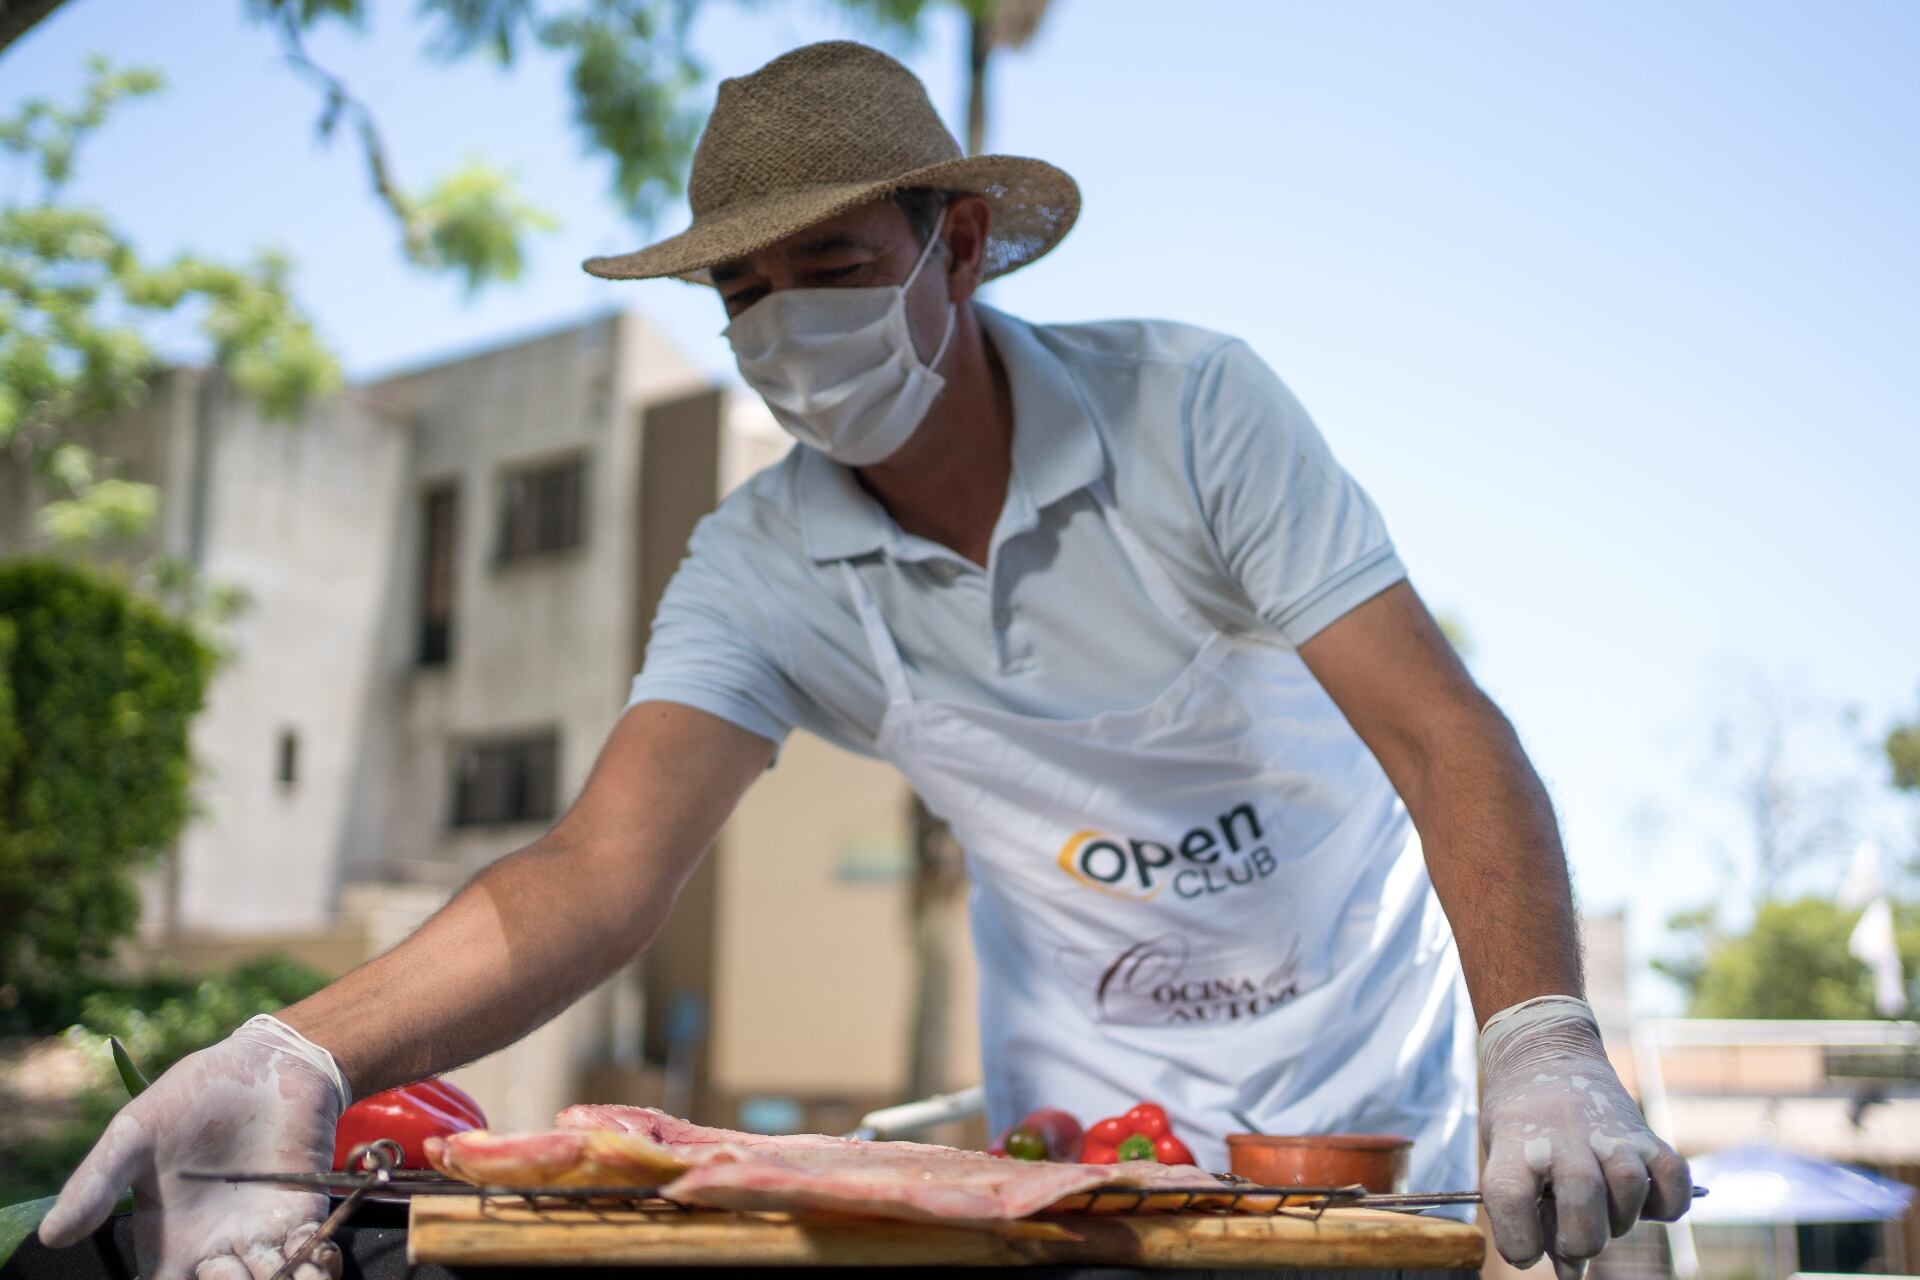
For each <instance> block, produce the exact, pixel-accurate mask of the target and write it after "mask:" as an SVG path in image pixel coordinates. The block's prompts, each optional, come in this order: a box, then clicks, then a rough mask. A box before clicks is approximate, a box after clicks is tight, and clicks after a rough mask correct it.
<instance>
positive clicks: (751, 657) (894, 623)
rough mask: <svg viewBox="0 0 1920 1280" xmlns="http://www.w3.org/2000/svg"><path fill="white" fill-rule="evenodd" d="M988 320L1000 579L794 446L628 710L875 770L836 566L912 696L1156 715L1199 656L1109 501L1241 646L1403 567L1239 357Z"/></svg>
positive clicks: (676, 591) (638, 682) (1319, 446)
mask: <svg viewBox="0 0 1920 1280" xmlns="http://www.w3.org/2000/svg"><path fill="white" fill-rule="evenodd" d="M975 309H976V312H977V314H978V316H979V318H980V321H981V324H982V326H983V328H984V329H985V331H986V335H987V338H988V340H989V341H991V342H992V343H993V346H994V349H995V350H996V351H997V352H998V353H999V355H1000V358H1001V361H1002V362H1003V364H1004V365H1005V367H1006V371H1007V378H1008V381H1009V383H1010V388H1011V392H1012V402H1013V473H1012V477H1011V479H1010V481H1009V483H1008V488H1007V499H1006V504H1005V506H1004V507H1003V508H1002V510H1001V512H1000V518H999V521H998V523H997V524H996V525H995V526H994V530H993V540H992V544H991V551H990V553H989V556H988V562H987V566H986V567H985V568H984V569H983V568H981V567H980V566H978V565H975V564H973V563H972V562H971V561H968V560H966V559H965V558H963V557H962V556H960V555H958V554H957V553H955V552H953V551H951V550H949V549H948V548H946V547H943V546H941V545H940V544H938V543H935V542H932V541H929V540H927V539H925V538H920V537H917V536H915V535H913V534H909V533H906V532H903V531H902V530H901V529H900V527H899V526H898V525H896V524H895V523H894V522H893V520H892V518H891V517H890V516H888V514H887V512H886V509H885V508H884V507H882V506H881V505H880V504H879V503H878V502H877V501H876V500H874V498H873V497H871V496H870V495H869V494H868V493H867V492H866V491H865V490H864V489H862V488H861V487H860V485H859V482H858V481H857V480H856V479H855V477H854V475H853V473H852V472H851V471H849V470H848V469H847V468H845V467H842V466H840V465H839V464H837V463H835V462H833V461H831V460H829V459H828V458H826V457H825V456H824V455H822V454H820V453H817V452H815V451H813V450H811V449H808V448H805V447H803V446H799V445H796V446H795V447H794V449H793V450H792V452H790V453H789V454H787V456H786V457H785V458H783V459H782V460H781V461H779V462H778V463H775V464H774V465H773V466H771V467H768V468H767V469H766V470H764V471H761V472H760V473H758V474H757V475H755V476H754V477H753V478H752V479H751V480H749V481H748V482H747V483H746V484H744V485H742V486H741V487H740V488H738V489H737V490H735V491H734V492H733V493H732V494H731V495H729V496H728V497H727V499H726V500H725V501H724V502H723V503H721V505H720V507H719V509H717V510H716V511H714V512H713V513H712V514H711V515H709V516H707V517H706V518H705V519H704V520H702V521H701V522H700V524H699V527H698V528H697V529H695V531H694V534H693V538H692V541H691V543H690V545H689V548H688V554H687V558H686V560H685V561H684V562H682V564H681V565H680V568H679V570H678V572H676V573H675V574H674V577H673V581H672V582H671V584H669V586H668V588H667V591H666V594H665V596H664V597H663V599H662V600H661V603H660V609H659V613H658V615H657V616H656V617H655V619H654V624H653V633H652V637H651V639H650V641H649V643H648V645H647V656H646V665H645V668H644V670H642V671H641V673H640V674H639V676H638V677H636V678H635V680H634V682H633V691H632V697H631V699H630V703H629V705H631V703H633V702H645V701H667V702H678V703H684V704H686V705H688V706H693V707H698V708H700V709H701V710H703V711H707V712H710V713H712V714H714V715H717V716H720V717H721V718H723V719H726V720H729V721H732V722H733V723H734V724H737V725H739V726H741V727H742V728H745V729H747V730H750V731H751V732H753V733H756V734H759V735H761V736H762V737H765V738H768V739H771V740H773V741H774V742H779V741H780V740H782V739H783V738H784V737H785V736H786V734H787V732H788V730H790V729H792V728H794V727H795V726H796V725H797V726H800V727H802V728H805V729H808V730H811V731H812V732H814V733H817V734H819V735H820V736H822V737H824V738H827V739H828V740H830V741H833V742H837V743H839V744H840V745H842V746H845V747H848V748H851V749H853V750H855V751H859V752H862V753H865V754H868V755H872V754H875V749H874V739H875V735H876V734H877V732H878V729H879V725H880V717H881V713H882V712H883V711H884V710H885V708H886V693H885V691H884V690H883V689H882V687H881V683H880V677H879V675H878V674H877V673H876V672H875V671H874V669H873V663H872V660H871V658H870V657H869V654H868V649H867V644H866V640H865V639H864V637H863V634H862V632H861V628H860V622H859V620H858V618H857V617H856V615H855V613H854V608H853V604H852V602H851V600H850V599H849V598H848V584H847V583H846V581H845V579H844V577H843V576H842V570H841V569H840V567H839V566H840V563H841V562H842V561H851V562H852V564H853V565H854V567H855V569H856V570H857V571H858V572H859V573H860V575H861V577H862V579H863V580H864V581H865V582H866V583H867V585H868V586H869V587H870V588H871V589H872V591H873V594H874V596H875V598H876V599H877V600H878V602H879V604H880V608H881V611H882V612H883V614H884V615H885V618H886V622H887V626H888V629H889V630H890V631H891V632H892V633H893V636H894V640H895V642H896V643H897V644H898V646H899V648H900V651H901V654H902V657H903V658H904V660H905V662H906V665H907V668H908V670H907V676H908V681H909V683H910V684H911V685H912V688H913V692H914V695H915V697H917V698H920V699H932V700H938V701H949V702H961V703H970V704H975V705H985V706H994V707H1000V708H1002V709H1005V710H1008V711H1012V712H1016V713H1019V714H1022V715H1032V716H1046V717H1052V718H1062V719H1085V718H1089V717H1091V716H1095V715H1098V714H1100V713H1101V712H1105V711H1114V710H1120V709H1124V708H1130V707H1135V706H1138V705H1140V704H1141V703H1144V702H1147V701H1149V700H1150V699H1152V698H1153V697H1154V696H1155V695H1156V694H1158V693H1159V692H1160V690H1161V689H1162V688H1163V687H1165V686H1166V685H1167V684H1168V682H1170V681H1171V680H1172V679H1173V677H1174V676H1175V675H1177V674H1178V673H1179V671H1180V670H1181V668H1182V667H1184V666H1185V665H1186V664H1187V663H1188V662H1189V661H1190V660H1191V659H1192V657H1193V643H1192V642H1191V641H1190V640H1189V639H1188V638H1187V637H1185V636H1184V635H1182V634H1181V633H1180V632H1179V631H1178V630H1176V629H1175V628H1174V627H1173V626H1172V625H1171V624H1170V623H1169V622H1168V621H1167V620H1166V618H1165V617H1164V616H1163V615H1162V614H1161V612H1160V611H1159V610H1158V609H1156V608H1155V607H1154V605H1153V602H1152V601H1151V600H1150V599H1149V598H1148V596H1147V594H1146V592H1145V591H1144V590H1143V588H1142V587H1141V585H1140V583H1139V581H1138V579H1137V577H1136V575H1135V574H1134V572H1133V570H1132V568H1131V566H1130V565H1129V563H1128V561H1127V558H1126V555H1125V554H1124V553H1123V552H1122V551H1121V549H1120V547H1119V545H1118V544H1117V543H1116V542H1115V541H1114V537H1113V534H1112V532H1111V530H1110V528H1109V526H1108V524H1107V522H1106V521H1105V520H1104V519H1103V518H1102V516H1101V513H1100V510H1099V507H1098V496H1097V495H1098V494H1099V493H1100V492H1105V493H1108V494H1111V495H1112V496H1113V501H1114V505H1115V507H1116V509H1117V510H1118V512H1119V513H1120V515H1121V518H1122V519H1124V520H1125V521H1126V522H1127V524H1128V525H1129V527H1131V528H1132V529H1133V531H1134V532H1135V533H1136V534H1137V535H1138V536H1139V538H1140V539H1141V541H1142V542H1143V543H1145V545H1146V547H1147V549H1148V550H1149V552H1151V553H1152V554H1153V555H1154V556H1156V557H1157V558H1158V559H1159V560H1160V562H1161V563H1162V564H1163V565H1164V566H1165V567H1166V568H1167V570H1168V571H1169V573H1170V574H1171V575H1172V577H1173V580H1174V581H1175V582H1177V583H1179V584H1180V585H1181V587H1182V589H1183V590H1184V591H1185V592H1186V593H1187V597H1188V599H1190V600H1191V601H1192V602H1193V603H1194V604H1195V605H1196V606H1197V607H1198V608H1199V609H1200V610H1201V611H1202V612H1203V613H1204V614H1205V615H1206V616H1207V617H1208V618H1209V619H1211V620H1212V621H1213V622H1214V623H1215V624H1216V625H1218V626H1219V627H1220V628H1221V629H1222V630H1225V631H1231V632H1235V633H1238V634H1243V635H1250V636H1256V637H1260V638H1264V639H1267V640H1270V641H1271V642H1272V643H1275V644H1279V645H1299V644H1301V643H1302V642H1304V641H1305V640H1306V639H1308V638H1309V637H1310V636H1312V635H1313V634H1314V633H1315V632H1317V631H1319V630H1320V629H1321V628H1322V627H1324V626H1326V625H1327V624H1328V623H1329V622H1331V621H1333V620H1334V619H1335V618H1337V617H1339V616H1340V615H1341V614H1343V613H1345V612H1346V611H1347V610H1349V609H1351V608H1353V606H1355V605H1356V604H1359V603H1360V602H1361V601H1363V600H1366V599H1368V598H1369V597H1371V596H1373V595H1376V594H1377V593H1379V592H1380V591H1382V590H1384V589H1385V588H1386V587H1388V586H1391V585H1392V584H1393V583H1395V582H1397V581H1399V580H1400V579H1402V578H1404V577H1405V576H1406V571H1405V569H1403V568H1402V566H1401V564H1400V560H1399V558H1398V556H1396V555H1395V553H1394V549H1393V544H1392V542H1391V541H1390V540H1389V539H1388V537H1387V530H1386V526H1385V524H1384V523H1383V522H1382V520H1381V518H1380V513H1379V512H1378V511H1377V510H1376V509H1375V508H1374V505H1373V503H1372V502H1371V501H1370V500H1369V499H1368V497H1367V495H1366V494H1365V492H1363V491H1362V490H1361V488H1360V486H1359V485H1358V484H1357V483H1355V481H1354V480H1353V478H1352V477H1351V476H1349V475H1348V474H1347V473H1346V472H1345V471H1344V470H1342V469H1341V467H1340V465H1339V463H1337V462H1336V461H1335V460H1334V458H1333V455H1332V453H1331V452H1330V451H1329V450H1328V448H1327V445H1326V442H1325V441H1324V440H1323V439H1322V438H1321V436H1320V433H1319V431H1318V430H1317V429H1316V428H1315V427H1314V425H1313V421H1312V419H1310V418H1309V417H1308V416H1307V413H1306V411H1305V410H1304V409H1302V408H1301V407H1300V404H1299V402H1298V401H1296V400H1295V399H1294V398H1293V396H1292V394H1291V393H1290V392H1289V391H1288V390H1287V388H1286V387H1285V386H1284V385H1283V384H1282V383H1281V382H1280V380H1279V378H1277V377H1276V376H1274V374H1273V372H1272V370H1270V369H1269V368H1268V367H1267V366H1266V365H1265V364H1264V363H1263V362H1262V361H1261V360H1260V359H1259V357H1257V356H1255V355H1254V354H1253V352H1252V351H1251V350H1249V349H1248V347H1247V346H1246V344H1244V343H1242V342H1240V341H1238V340H1237V339H1234V338H1229V337H1225V336H1223V335H1221V334H1217V333H1211V332H1208V331H1207V330H1204V329H1199V328H1195V327H1193V326H1190V325H1183V324H1173V323H1169V322H1164V321H1147V320H1116V321H1110V322H1106V323H1100V324H1086V325H1032V324H1028V323H1026V322H1025V321H1022V320H1019V319H1016V318H1015V317H1013V316H1009V315H1005V314H1003V313H1001V312H998V311H995V310H993V309H991V308H989V307H985V306H979V305H977V304H976V308H975ZM1102 481H1104V485H1102V484H1101V482H1102Z"/></svg>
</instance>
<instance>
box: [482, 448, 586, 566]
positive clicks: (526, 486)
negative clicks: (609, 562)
mask: <svg viewBox="0 0 1920 1280" xmlns="http://www.w3.org/2000/svg"><path fill="white" fill-rule="evenodd" d="M586 472H587V460H586V457H585V455H577V456H575V457H572V458H568V459H567V460H566V461H564V462H550V463H543V464H541V465H539V466H533V467H522V468H520V469H519V470H516V471H510V472H508V473H507V475H506V479H505V483H504V484H503V485H502V486H501V492H500V545H499V548H498V551H497V554H496V555H495V557H494V558H495V560H497V561H498V562H499V563H501V564H506V563H508V562H510V561H513V560H519V559H522V558H523V557H526V556H537V555H544V554H546V553H547V552H551V551H565V550H566V549H567V548H569V547H577V546H579V545H580V543H581V541H582V534H583V527H584V524H585V521H584V520H583V519H582V506H583V504H584V501H585V497H586Z"/></svg>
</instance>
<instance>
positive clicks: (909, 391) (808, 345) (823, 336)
mask: <svg viewBox="0 0 1920 1280" xmlns="http://www.w3.org/2000/svg"><path fill="white" fill-rule="evenodd" d="M939 243H940V237H939V235H938V234H937V233H936V234H934V235H932V236H929V237H928V238H927V247H926V248H925V249H923V250H922V251H921V253H920V260H919V261H918V262H915V263H914V264H913V270H912V271H910V272H908V273H907V278H906V280H905V281H904V282H902V283H900V284H894V285H881V286H878V287H876V288H863V289H782V290H780V291H779V292H777V293H771V294H768V295H767V296H766V297H764V298H762V299H760V300H759V301H758V302H756V303H754V304H753V305H752V306H750V307H748V308H747V309H746V310H745V311H743V312H741V313H740V316H739V318H738V319H736V320H735V321H734V322H733V323H732V324H730V325H728V326H727V327H726V329H725V330H724V334H725V337H726V339H727V341H728V342H730V343H731V344H733V356H734V359H735V360H736V361H738V362H739V365H740V376H741V377H742V378H745V379H746V381H747V385H748V386H750V387H752V388H753V389H754V390H755V391H758V392H759V393H760V394H761V396H762V397H764V398H765V400H766V402H767V407H768V408H769V409H771V410H773V416H774V417H775V418H776V419H777V420H778V421H779V423H780V425H781V426H783V427H785V428H786V429H787V430H788V431H789V432H791V433H792V434H793V436H794V437H795V438H796V439H798V440H799V441H800V442H801V443H802V444H806V445H811V446H812V447H813V448H815V449H818V450H819V451H820V452H822V453H824V454H826V455H827V456H828V457H830V458H832V459H833V460H834V461H835V462H841V463H845V464H846V465H847V466H850V467H864V466H867V465H869V464H871V463H875V462H880V461H882V460H884V459H886V458H888V457H891V456H892V455H893V454H894V453H895V452H896V451H897V450H898V449H899V448H900V446H901V445H903V444H905V443H906V442H907V438H908V437H909V436H911V435H912V434H913V431H914V428H915V427H918V426H919V425H920V422H921V420H922V419H923V418H925V417H926V416H927V409H928V408H929V407H931V406H932V404H933V400H934V397H935V396H937V395H939V394H940V389H941V388H942V387H944V386H946V385H947V380H946V379H945V378H943V377H941V376H940V375H939V374H937V373H935V372H934V367H935V366H936V365H938V364H939V363H940V357H941V356H943V355H945V354H946V351H947V343H948V341H949V340H951V339H952V337H953V326H954V305H953V303H951V302H949V303H947V327H946V329H945V331H944V332H943V333H942V334H941V335H940V347H939V349H938V350H936V351H935V352H934V353H933V359H932V360H929V361H925V362H922V361H921V359H920V353H919V352H918V351H916V350H914V346H913V334H912V333H911V332H909V330H908V328H907V290H908V289H909V288H911V287H912V285H913V282H914V280H915V279H916V278H917V277H918V276H919V275H920V269H921V268H922V267H924V266H925V265H926V264H927V259H928V258H929V257H931V256H932V255H933V249H934V246H935V245H937V244H939Z"/></svg>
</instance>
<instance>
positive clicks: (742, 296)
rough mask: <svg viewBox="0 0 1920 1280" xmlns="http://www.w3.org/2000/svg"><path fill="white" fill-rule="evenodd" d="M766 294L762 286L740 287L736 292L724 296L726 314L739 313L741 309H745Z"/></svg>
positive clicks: (735, 314)
mask: <svg viewBox="0 0 1920 1280" xmlns="http://www.w3.org/2000/svg"><path fill="white" fill-rule="evenodd" d="M766 294H767V291H766V290H765V289H763V288H756V289H742V290H740V291H739V292H738V293H730V294H728V295H727V296H726V307H727V314H728V315H730V316H737V315H739V314H740V313H741V312H742V311H745V310H746V309H747V308H748V307H750V306H752V305H753V304H754V303H756V302H758V301H760V299H762V298H764V297H765V296H766Z"/></svg>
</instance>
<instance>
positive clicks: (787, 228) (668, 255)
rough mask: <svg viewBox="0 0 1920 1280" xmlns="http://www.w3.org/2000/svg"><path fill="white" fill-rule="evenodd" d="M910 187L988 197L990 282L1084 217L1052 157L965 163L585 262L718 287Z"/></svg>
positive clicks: (709, 222) (780, 204) (755, 211)
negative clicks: (724, 270)
mask: <svg viewBox="0 0 1920 1280" xmlns="http://www.w3.org/2000/svg"><path fill="white" fill-rule="evenodd" d="M907 187H934V188H937V189H939V190H942V191H957V192H965V193H967V194H969V195H977V196H981V197H984V198H985V199H986V201H987V203H988V204H989V205H990V206H991V207H992V210H993V220H992V228H991V230H990V231H989V233H988V237H987V253H986V262H985V264H984V270H983V271H982V274H981V278H982V279H985V280H991V279H993V278H994V277H995V276H1000V275H1005V274H1006V273H1007V272H1009V271H1012V270H1014V269H1015V268H1017V267H1023V266H1025V265H1026V264H1027V263H1029V262H1032V261H1033V260H1034V259H1036V258H1038V257H1040V256H1041V255H1042V254H1044V253H1046V252H1047V251H1048V250H1049V249H1051V248H1053V246H1054V245H1056V244H1058V243H1060V239H1061V237H1063V236H1065V235H1066V234H1067V231H1068V229H1069V228H1071V227H1072V226H1073V222H1074V219H1075V218H1077V217H1079V215H1080V188H1079V187H1078V186H1077V185H1075V183H1074V181H1073V179H1072V178H1070V177H1068V176H1067V174H1066V173H1065V172H1064V171H1062V170H1060V169H1057V168H1055V167H1054V166H1052V165H1050V164H1048V163H1047V162H1046V161H1044V160H1033V159H1029V158H1027V157H1025V156H965V157H962V158H960V159H957V160H944V161H942V162H940V163H939V164H932V165H926V166H924V167H922V168H919V169H914V170H911V171H909V172H907V173H903V174H900V175H899V176H898V177H893V178H886V179H882V180H879V181H874V182H854V183H840V184H835V185H831V186H821V187H808V188H806V189H804V190H800V191H790V192H785V193H782V194H779V195H774V196H769V197H767V198H766V199H763V200H756V201H752V202H749V203H744V204H740V205H736V206H734V207H732V208H729V209H724V210H721V211H720V212H718V213H714V214H709V215H708V216H706V217H701V218H695V219H694V223H693V225H692V226H690V227H688V228H687V229H686V230H685V231H682V232H681V233H680V234H679V235H676V236H670V237H668V238H667V239H665V240H662V241H661V242H660V243H658V244H654V245H648V246H647V247H646V248H644V249H640V250H638V251H636V252H634V253H622V254H615V255H613V256H611V257H603V258H588V259H587V260H586V261H585V262H583V263H581V264H580V265H581V266H582V267H584V268H585V269H586V270H587V272H588V273H590V274H592V275H596V276H600V277H602V278H604V279H607V280H652V279H658V278H660V277H662V276H678V277H679V278H681V279H683V280H690V281H693V282H694V283H696V284H710V283H712V281H711V280H710V279H709V278H708V276H707V270H708V268H710V267H715V266H718V265H719V264H720V263H723V262H732V261H734V260H735V259H737V258H744V257H746V256H747V255H748V254H752V253H757V252H758V251H760V250H761V249H764V248H766V247H767V246H768V245H770V244H775V243H777V242H779V241H781V240H784V239H786V238H787V237H788V236H790V235H793V234H794V233H795V232H799V231H804V230H806V228H808V227H811V226H813V225H815V224H816V223H820V222H824V221H826V220H827V219H828V218H832V217H836V216H838V215H839V214H842V213H845V212H846V211H847V210H849V209H854V208H858V207H859V206H860V205H863V204H867V203H868V202H870V201H873V200H879V199H882V198H884V197H886V196H889V195H891V194H893V193H894V192H895V191H899V190H902V189H904V188H907Z"/></svg>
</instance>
